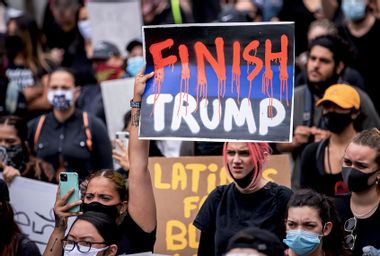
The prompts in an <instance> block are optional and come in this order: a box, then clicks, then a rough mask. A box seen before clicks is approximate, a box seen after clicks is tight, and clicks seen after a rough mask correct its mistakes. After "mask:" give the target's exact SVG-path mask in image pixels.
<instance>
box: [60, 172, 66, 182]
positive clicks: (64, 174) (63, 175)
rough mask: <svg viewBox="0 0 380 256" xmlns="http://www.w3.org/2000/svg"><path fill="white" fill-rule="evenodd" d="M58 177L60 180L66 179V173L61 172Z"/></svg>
mask: <svg viewBox="0 0 380 256" xmlns="http://www.w3.org/2000/svg"><path fill="white" fill-rule="evenodd" d="M60 179H61V181H67V174H66V173H61V175H60Z"/></svg>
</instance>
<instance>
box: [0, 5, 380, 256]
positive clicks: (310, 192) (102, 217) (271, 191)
mask: <svg viewBox="0 0 380 256" xmlns="http://www.w3.org/2000/svg"><path fill="white" fill-rule="evenodd" d="M25 2H26V1H25ZM89 2H91V0H87V1H86V0H49V1H46V6H44V10H43V19H42V20H43V21H42V22H41V25H38V23H37V21H36V17H35V15H33V14H34V12H32V11H31V10H29V9H28V8H25V10H18V9H14V8H13V7H12V6H11V3H10V2H9V3H8V1H4V0H3V1H1V2H0V15H3V17H0V19H2V21H0V29H1V28H2V29H3V30H2V31H0V172H1V173H2V175H3V179H4V181H3V180H0V256H8V255H10V256H14V255H41V253H40V252H39V250H38V248H37V247H36V245H35V244H34V243H33V242H32V241H31V240H30V239H29V238H28V237H27V236H26V235H25V234H23V233H22V232H21V230H20V228H19V227H18V226H17V223H15V221H14V213H13V210H12V205H11V201H10V196H9V191H8V188H7V184H8V185H9V184H11V183H12V181H13V180H14V179H15V178H16V177H17V176H23V177H27V178H31V179H36V180H40V181H44V182H50V183H59V177H60V173H61V172H62V171H71V170H75V171H76V172H77V173H78V174H79V181H80V182H81V190H82V191H81V192H82V198H81V199H80V200H78V201H75V202H68V198H69V197H70V196H71V194H72V193H73V191H70V192H68V194H66V195H64V196H62V195H60V194H59V191H57V196H56V202H55V205H54V215H55V228H54V230H53V232H52V234H51V236H50V239H49V241H48V244H47V245H46V250H45V251H44V252H43V255H120V254H131V253H141V252H147V251H151V252H152V251H154V244H155V241H156V231H157V222H159V221H160V220H157V217H156V216H157V213H156V204H155V200H154V194H153V187H152V183H151V178H150V173H149V170H148V157H149V156H168V157H173V156H174V157H177V156H184V155H193V156H198V155H202V156H205V155H206V156H207V155H219V156H220V157H221V158H223V160H224V165H225V169H226V172H227V175H229V177H230V178H231V179H232V181H233V182H232V183H231V184H228V185H223V186H218V187H217V188H215V189H214V190H213V191H212V192H211V193H210V194H209V196H208V197H207V199H206V201H205V202H204V204H203V205H202V207H201V208H200V210H199V212H198V214H197V216H196V218H195V219H194V222H193V225H194V226H195V227H196V228H197V229H199V231H200V240H199V248H198V255H200V256H203V255H205V256H206V255H207V256H209V255H230V256H231V255H317V256H319V255H321V256H322V255H380V236H378V233H379V231H378V230H380V207H379V204H380V185H379V181H380V130H379V129H380V117H379V113H380V105H379V102H380V90H379V88H380V86H379V85H378V79H377V75H376V72H377V70H378V69H379V67H380V65H379V63H378V60H380V50H379V49H378V45H379V43H380V41H379V39H378V38H379V37H378V35H379V34H380V1H377V0H319V1H315V0H276V1H273V0H271V1H269V0H233V1H228V0H223V1H221V0H202V1H191V0H179V1H169V0H141V1H140V3H141V11H142V19H141V20H142V23H143V24H144V25H161V24H174V23H175V24H179V23H217V22H262V21H265V22H277V21H294V22H295V55H296V66H295V72H294V73H295V77H296V79H294V81H295V88H294V113H293V118H292V119H291V120H292V121H293V128H294V132H293V138H292V141H291V142H290V143H270V144H268V143H248V142H224V143H223V142H220V143H219V142H207V141H202V142H196V141H194V142H182V141H164V140H159V141H150V142H149V141H146V140H139V139H138V129H139V125H140V107H141V104H140V103H141V99H142V95H143V92H144V90H145V85H146V82H147V81H148V80H149V79H152V77H153V76H154V72H152V73H148V74H145V72H144V58H143V43H142V40H141V39H139V38H136V39H133V40H131V41H129V42H125V49H119V48H118V47H117V46H116V45H115V44H114V43H112V42H110V41H106V40H105V41H100V42H96V43H95V44H93V43H92V41H91V37H92V35H91V33H92V28H91V26H92V25H93V23H91V22H89V16H88V9H87V4H88V3H89ZM116 2H117V1H116ZM116 2H115V4H116ZM126 13H127V10H126ZM236 24H238V23H236ZM133 25H135V24H128V26H133ZM128 26H126V28H127V27H128ZM123 52H124V53H123ZM123 56H126V57H123ZM127 77H132V78H134V80H135V82H134V88H133V98H132V99H127V100H128V101H129V100H131V110H130V111H129V112H127V113H126V112H125V111H124V112H121V113H119V116H120V119H123V118H124V127H123V130H124V131H125V132H128V133H129V136H130V137H129V144H128V146H127V145H123V144H122V143H121V141H117V140H116V141H111V139H110V138H109V136H108V132H107V120H106V117H105V110H104V108H105V106H104V104H103V99H102V94H101V89H100V83H102V82H104V81H107V80H114V79H123V78H127ZM115 145H118V147H119V149H118V150H116V149H113V148H115ZM271 154H286V155H288V156H289V159H290V160H291V163H292V170H291V187H290V188H287V187H284V186H281V185H278V184H276V183H274V182H269V181H267V180H265V179H264V178H263V177H262V171H263V168H264V166H265V162H266V160H267V158H268V156H269V155H271ZM115 161H116V162H118V163H119V164H120V168H119V169H117V170H114V169H113V168H114V162H115ZM76 206H80V209H81V210H80V212H72V211H70V209H71V208H73V207H76ZM69 217H76V220H75V222H74V223H73V224H72V225H71V227H68V221H67V220H68V218H69ZM67 229H68V230H67Z"/></svg>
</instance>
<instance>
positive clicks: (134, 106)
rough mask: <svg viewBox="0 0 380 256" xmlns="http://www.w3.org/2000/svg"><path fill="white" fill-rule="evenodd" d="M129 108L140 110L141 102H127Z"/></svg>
mask: <svg viewBox="0 0 380 256" xmlns="http://www.w3.org/2000/svg"><path fill="white" fill-rule="evenodd" d="M129 106H130V107H131V108H141V101H133V99H132V100H131V101H130V102H129Z"/></svg>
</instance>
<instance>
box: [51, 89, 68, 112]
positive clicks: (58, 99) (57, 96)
mask: <svg viewBox="0 0 380 256" xmlns="http://www.w3.org/2000/svg"><path fill="white" fill-rule="evenodd" d="M73 94H74V93H73V90H49V91H48V95H47V98H48V102H49V103H50V104H51V105H52V106H53V107H54V108H55V109H58V110H67V109H68V108H69V107H71V106H72V105H73Z"/></svg>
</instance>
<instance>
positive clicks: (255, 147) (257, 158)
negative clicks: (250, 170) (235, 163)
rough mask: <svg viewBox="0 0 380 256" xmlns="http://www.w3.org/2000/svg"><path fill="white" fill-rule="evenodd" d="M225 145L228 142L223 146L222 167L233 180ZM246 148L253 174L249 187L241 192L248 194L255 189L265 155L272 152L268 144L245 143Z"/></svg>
mask: <svg viewBox="0 0 380 256" xmlns="http://www.w3.org/2000/svg"><path fill="white" fill-rule="evenodd" d="M227 145H228V142H225V143H224V146H223V160H224V167H225V169H226V170H227V171H228V175H230V176H231V178H232V179H234V177H233V176H232V175H231V171H230V169H229V167H228V161H227ZM247 146H248V150H249V153H250V155H251V157H252V161H253V164H254V174H253V177H252V180H251V182H250V183H249V185H248V186H247V187H246V188H244V189H243V191H247V192H248V191H252V190H253V189H255V188H256V185H257V182H258V181H259V180H260V179H259V178H260V177H261V175H262V173H263V166H264V163H265V156H266V154H265V153H267V154H271V153H272V150H271V148H270V146H269V144H268V143H265V142H247Z"/></svg>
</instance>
